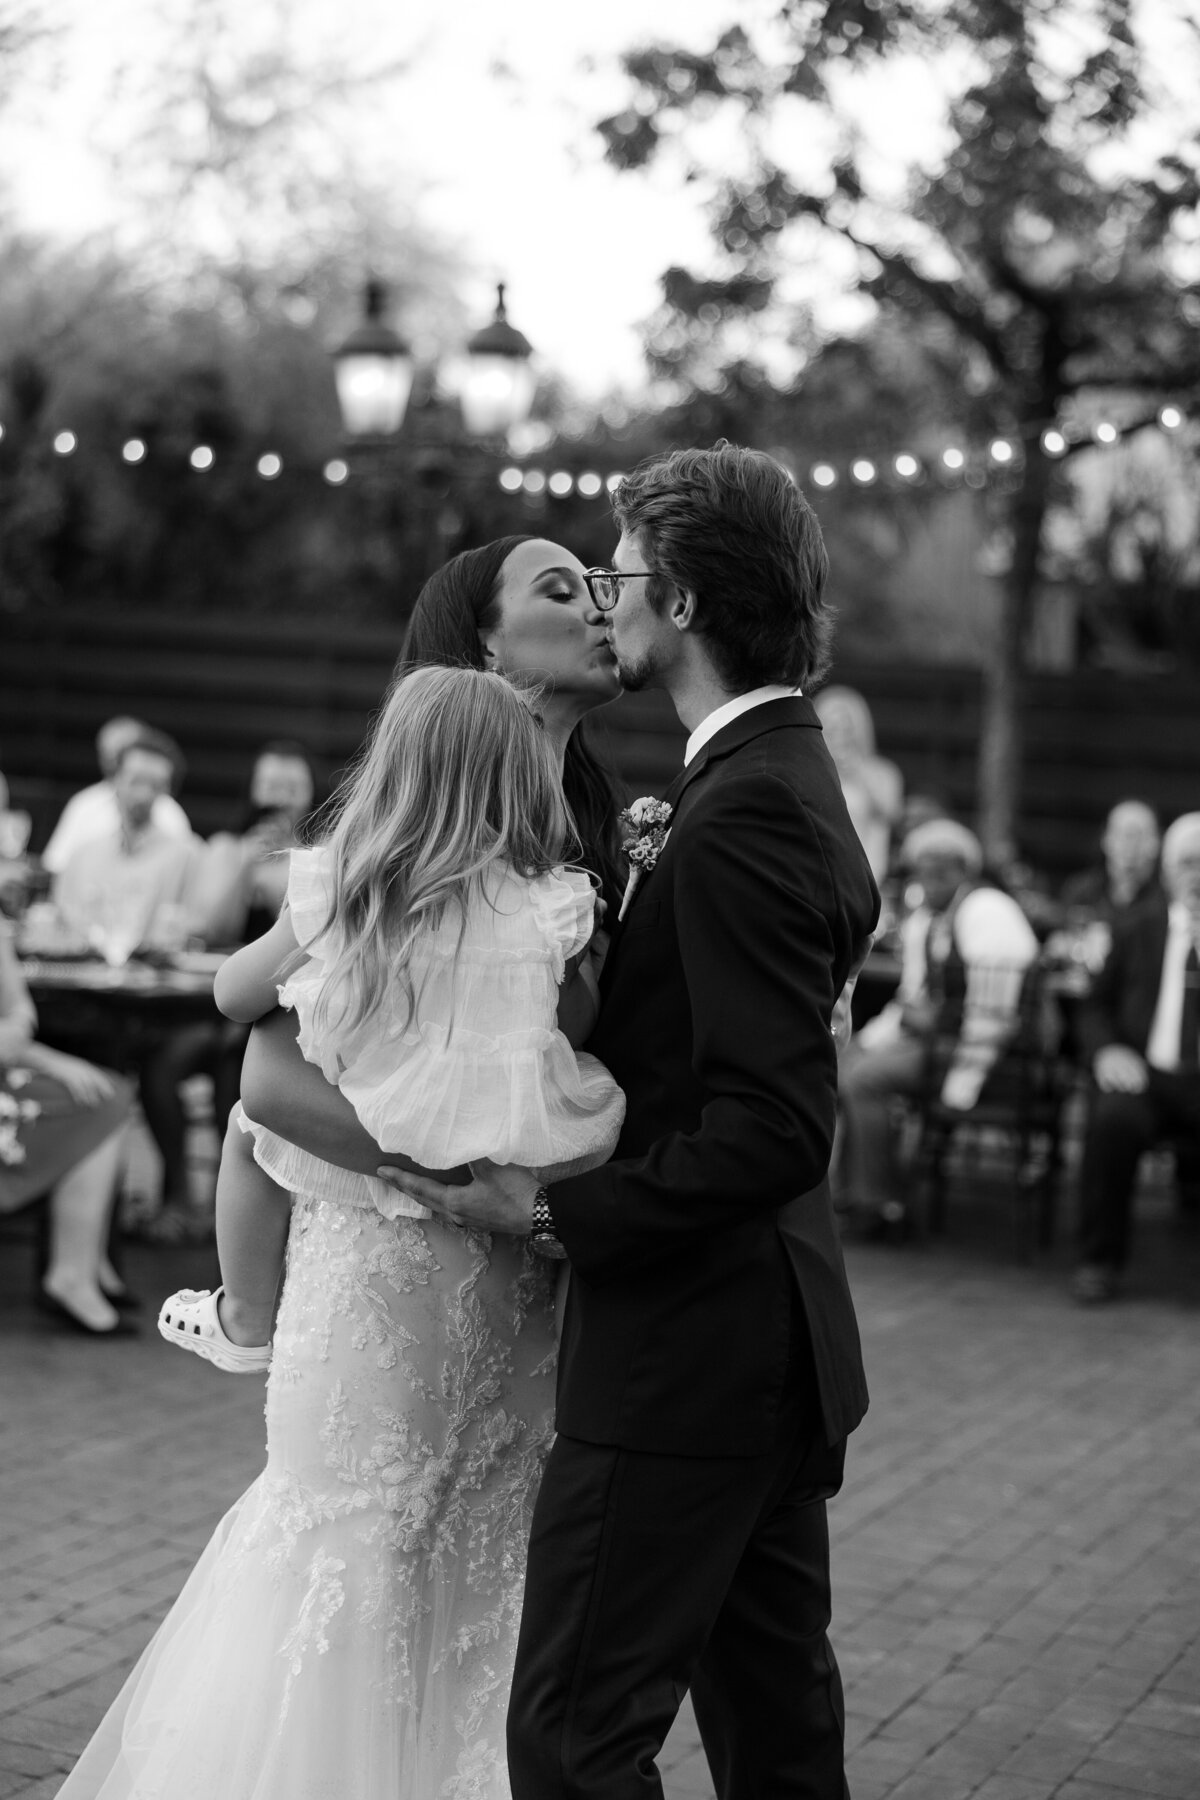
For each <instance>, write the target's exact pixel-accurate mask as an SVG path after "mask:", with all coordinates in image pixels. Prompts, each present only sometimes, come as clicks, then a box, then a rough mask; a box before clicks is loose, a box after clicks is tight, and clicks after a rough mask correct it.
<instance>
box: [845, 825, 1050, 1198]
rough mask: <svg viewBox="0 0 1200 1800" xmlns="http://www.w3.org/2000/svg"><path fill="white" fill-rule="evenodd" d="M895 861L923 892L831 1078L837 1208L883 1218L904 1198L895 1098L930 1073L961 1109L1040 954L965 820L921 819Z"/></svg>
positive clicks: (1005, 1036) (1012, 1023) (970, 1102)
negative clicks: (838, 1138) (837, 1149)
mask: <svg viewBox="0 0 1200 1800" xmlns="http://www.w3.org/2000/svg"><path fill="white" fill-rule="evenodd" d="M901 859H902V861H903V863H904V865H905V867H906V868H907V869H908V870H909V871H910V872H911V874H912V876H913V878H914V880H915V881H916V882H917V883H918V884H919V886H920V888H921V892H922V900H921V904H920V905H919V906H918V907H917V908H916V909H915V910H914V911H913V912H912V913H910V914H909V916H908V918H907V919H906V920H905V921H904V924H903V926H902V928H901V977H900V986H899V989H898V991H897V994H896V997H895V999H894V1000H892V1001H891V1002H890V1004H889V1005H888V1006H886V1007H885V1008H884V1010H883V1011H882V1012H881V1013H880V1014H879V1015H878V1016H877V1017H876V1018H874V1019H871V1020H870V1021H868V1023H867V1024H866V1025H864V1026H863V1028H862V1030H861V1031H860V1032H859V1033H858V1035H857V1036H856V1037H855V1039H854V1040H853V1042H852V1043H851V1045H850V1049H849V1051H848V1052H847V1055H846V1058H845V1060H844V1062H843V1065H842V1068H841V1071H840V1076H839V1097H840V1100H841V1104H842V1115H843V1126H844V1130H843V1134H842V1144H841V1156H840V1176H839V1185H840V1187H841V1189H842V1192H841V1194H840V1196H839V1205H840V1206H841V1207H842V1208H843V1209H844V1210H849V1209H851V1208H853V1209H854V1210H855V1211H861V1212H862V1213H863V1214H864V1215H865V1216H866V1217H868V1218H869V1217H872V1216H874V1217H877V1218H882V1219H884V1220H887V1221H891V1222H896V1221H898V1220H900V1219H902V1218H903V1216H904V1207H905V1202H904V1194H903V1183H902V1181H901V1179H900V1176H899V1172H898V1170H897V1168H896V1166H895V1159H894V1146H893V1143H892V1121H891V1102H892V1099H893V1097H894V1096H895V1095H898V1094H900V1095H919V1094H921V1093H923V1092H925V1091H927V1090H929V1089H930V1085H931V1082H934V1081H936V1082H937V1084H938V1085H937V1090H936V1091H938V1093H939V1097H940V1099H941V1100H942V1102H943V1104H944V1105H946V1106H948V1107H952V1108H953V1109H954V1110H955V1111H959V1112H963V1113H967V1112H969V1111H970V1110H971V1108H972V1107H973V1106H974V1105H975V1103H976V1101H977V1100H978V1099H979V1096H980V1093H981V1092H982V1090H983V1087H984V1084H985V1083H986V1081H987V1078H988V1075H989V1074H990V1073H991V1070H992V1068H993V1066H994V1065H995V1063H996V1061H997V1060H998V1058H999V1057H1000V1056H1001V1055H1002V1054H1003V1051H1004V1049H1005V1047H1006V1046H1007V1044H1008V1043H1009V1042H1010V1041H1011V1039H1012V1036H1013V1034H1014V1032H1015V1030H1016V1028H1017V1024H1018V1018H1019V1006H1020V999H1021V988H1022V983H1023V981H1024V978H1025V973H1026V971H1027V969H1028V968H1029V967H1030V966H1031V964H1032V963H1034V962H1035V961H1036V959H1037V954H1038V945H1037V938H1036V937H1035V936H1034V933H1033V930H1032V927H1031V926H1030V924H1029V922H1028V920H1027V919H1026V917H1025V915H1024V913H1023V912H1022V911H1021V909H1020V907H1019V906H1018V905H1017V903H1016V901H1015V900H1013V899H1012V898H1011V897H1010V896H1009V895H1008V894H1005V893H1003V892H1002V891H1001V890H1000V889H999V888H997V887H994V886H991V885H990V884H989V883H987V882H986V881H984V880H982V879H981V872H982V869H983V850H982V847H981V846H980V843H979V839H978V838H977V837H976V836H975V835H974V833H973V832H970V831H968V830H967V828H966V827H965V826H964V825H960V824H958V823H957V821H955V820H954V819H931V820H929V821H928V822H927V823H926V824H924V825H919V826H918V827H917V828H916V830H915V831H912V832H910V833H909V835H908V837H907V838H906V839H905V841H904V847H903V851H902V858H901Z"/></svg>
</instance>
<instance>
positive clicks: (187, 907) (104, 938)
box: [52, 729, 201, 963]
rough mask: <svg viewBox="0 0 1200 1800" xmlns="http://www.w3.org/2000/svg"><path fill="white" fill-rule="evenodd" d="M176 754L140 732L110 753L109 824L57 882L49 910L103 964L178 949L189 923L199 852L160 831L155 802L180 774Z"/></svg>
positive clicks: (195, 843) (162, 736)
mask: <svg viewBox="0 0 1200 1800" xmlns="http://www.w3.org/2000/svg"><path fill="white" fill-rule="evenodd" d="M182 764H183V758H182V756H181V755H180V752H179V747H178V745H177V744H176V743H175V742H174V740H173V739H172V738H169V737H167V735H166V733H165V732H161V731H150V730H149V729H146V730H144V731H142V732H141V733H140V734H139V735H138V736H137V737H135V738H127V739H126V740H125V742H124V743H123V744H122V746H121V748H120V750H119V751H118V752H117V758H116V766H115V768H114V770H113V777H112V792H113V799H114V802H115V805H116V821H115V823H114V824H113V825H111V826H110V827H109V829H108V830H107V831H105V832H103V833H101V834H100V835H99V836H96V837H93V838H91V839H89V840H88V841H87V842H86V843H81V844H80V845H78V847H77V848H76V849H75V850H73V851H72V852H71V854H70V856H69V857H68V858H67V860H66V862H65V863H64V865H63V867H62V869H61V871H60V872H59V874H58V875H57V877H56V879H55V882H54V887H53V890H52V893H53V899H54V904H55V906H56V907H57V908H58V910H59V912H60V913H61V914H62V916H63V918H64V919H65V920H66V921H67V923H68V924H69V925H71V926H73V927H74V928H75V930H76V931H78V932H79V933H80V934H81V936H83V937H85V938H86V939H87V940H88V941H89V942H90V943H93V944H95V945H96V947H97V948H98V949H99V950H101V952H102V953H103V954H105V955H106V956H107V957H108V958H109V960H110V961H112V962H115V963H120V962H124V961H126V960H127V959H128V958H129V956H131V955H132V954H133V952H134V951H136V950H139V949H150V948H155V947H158V946H160V945H161V946H163V947H166V948H173V947H178V946H177V945H176V944H175V943H174V941H173V940H174V939H175V938H177V936H178V935H179V933H180V924H181V919H182V920H183V922H184V923H183V933H182V935H183V936H185V937H186V936H187V935H189V933H190V930H191V929H192V928H193V925H198V923H199V922H198V921H197V920H195V919H194V917H193V910H194V906H195V886H196V880H197V874H198V869H199V859H200V853H201V845H200V843H199V840H198V839H196V838H194V837H192V836H191V834H190V832H189V834H188V836H187V837H186V838H180V837H177V836H174V835H172V833H171V832H168V831H163V830H162V829H160V827H159V826H158V825H157V824H156V823H155V821H154V809H155V803H156V801H158V800H159V799H161V798H162V797H163V796H164V795H166V794H168V793H169V792H170V789H171V784H172V782H173V780H174V778H175V775H176V772H177V771H178V770H179V769H180V768H181V767H182Z"/></svg>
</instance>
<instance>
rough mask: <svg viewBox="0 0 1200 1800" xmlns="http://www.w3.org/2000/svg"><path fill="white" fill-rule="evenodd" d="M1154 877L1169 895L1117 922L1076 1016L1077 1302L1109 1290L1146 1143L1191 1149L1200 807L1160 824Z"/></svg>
mask: <svg viewBox="0 0 1200 1800" xmlns="http://www.w3.org/2000/svg"><path fill="white" fill-rule="evenodd" d="M1162 875H1163V886H1164V887H1165V889H1166V893H1167V902H1168V903H1167V904H1166V905H1164V906H1160V907H1157V908H1154V909H1151V910H1145V911H1140V912H1138V913H1137V914H1136V915H1135V916H1133V917H1131V918H1130V919H1129V920H1127V921H1126V922H1125V923H1124V924H1123V925H1119V926H1118V927H1117V928H1116V929H1115V930H1114V933H1113V942H1112V949H1111V951H1110V953H1109V957H1108V960H1107V962H1106V963H1105V965H1104V968H1103V969H1102V970H1101V972H1100V974H1099V975H1098V976H1097V978H1096V982H1095V986H1094V988H1093V990H1092V993H1091V995H1090V996H1089V999H1088V1002H1087V1004H1086V1006H1085V1007H1084V1008H1083V1010H1082V1012H1081V1015H1080V1021H1079V1037H1080V1042H1081V1044H1082V1046H1083V1049H1084V1051H1085V1054H1086V1057H1087V1061H1088V1064H1089V1066H1090V1069H1091V1073H1092V1076H1093V1079H1094V1082H1095V1087H1094V1091H1093V1094H1092V1100H1091V1106H1090V1109H1089V1114H1088V1123H1087V1130H1086V1133H1085V1137H1084V1147H1083V1163H1082V1168H1081V1172H1080V1242H1079V1258H1080V1260H1079V1265H1078V1267H1077V1268H1076V1270H1075V1273H1074V1276H1073V1279H1072V1291H1073V1293H1074V1295H1075V1298H1076V1299H1077V1300H1079V1301H1080V1302H1081V1303H1082V1304H1084V1305H1090V1304H1094V1303H1095V1302H1097V1301H1103V1300H1110V1299H1112V1297H1113V1296H1114V1294H1115V1293H1116V1292H1117V1288H1118V1283H1119V1278H1120V1275H1121V1272H1122V1270H1123V1269H1124V1268H1125V1266H1126V1263H1127V1262H1128V1258H1129V1246H1130V1235H1131V1225H1132V1216H1133V1191H1134V1183H1135V1180H1136V1176H1137V1167H1138V1163H1139V1161H1140V1159H1141V1157H1142V1154H1143V1152H1144V1151H1146V1150H1149V1149H1150V1148H1151V1147H1152V1146H1153V1145H1154V1144H1156V1143H1159V1142H1161V1141H1162V1140H1163V1139H1164V1138H1168V1137H1169V1138H1173V1139H1175V1140H1176V1142H1177V1144H1179V1145H1181V1146H1182V1147H1183V1148H1184V1149H1185V1150H1186V1149H1187V1148H1188V1147H1189V1146H1190V1147H1191V1148H1192V1150H1193V1151H1194V1152H1195V1153H1197V1154H1200V951H1198V946H1200V813H1195V812H1194V813H1185V814H1184V815H1183V817H1182V818H1179V819H1176V821H1175V823H1174V824H1173V825H1172V826H1171V827H1170V828H1169V830H1168V831H1167V833H1166V835H1165V837H1164V838H1163V848H1162Z"/></svg>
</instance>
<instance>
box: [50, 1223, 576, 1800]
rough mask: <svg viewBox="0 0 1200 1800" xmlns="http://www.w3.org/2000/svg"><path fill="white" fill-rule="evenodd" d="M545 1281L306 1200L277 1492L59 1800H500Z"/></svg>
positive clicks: (276, 1364) (546, 1435)
mask: <svg viewBox="0 0 1200 1800" xmlns="http://www.w3.org/2000/svg"><path fill="white" fill-rule="evenodd" d="M553 1280H554V1275H553V1267H552V1265H548V1264H547V1263H546V1262H545V1260H544V1259H539V1258H538V1257H537V1256H535V1255H533V1254H531V1253H530V1251H529V1248H528V1244H527V1241H526V1240H522V1239H512V1238H503V1237H499V1236H497V1237H494V1238H489V1237H488V1236H487V1235H486V1234H483V1233H474V1232H463V1231H459V1230H457V1229H455V1228H454V1227H451V1226H448V1225H443V1224H442V1223H440V1222H439V1221H437V1220H428V1221H419V1220H416V1219H412V1218H406V1217H398V1218H395V1219H392V1220H388V1219H386V1218H384V1217H383V1216H382V1215H381V1214H380V1213H379V1212H378V1210H377V1209H375V1208H373V1207H371V1206H369V1205H353V1204H350V1203H347V1202H346V1201H345V1200H338V1199H333V1198H321V1197H316V1196H310V1197H301V1198H298V1199H297V1200H296V1201H295V1203H294V1211H293V1221H292V1229H291V1240H290V1245H289V1251H288V1273H287V1281H286V1286H285V1290H284V1296H283V1301H282V1304H281V1308H280V1314H279V1320H278V1325H277V1329H276V1333H275V1354H274V1361H273V1363H272V1366H271V1372H270V1376H269V1378H268V1383H267V1427H268V1461H267V1466H266V1469H265V1470H264V1472H263V1474H262V1475H261V1476H260V1477H259V1478H258V1480H257V1481H256V1482H255V1483H254V1484H253V1486H252V1487H251V1488H250V1489H249V1490H248V1492H247V1493H245V1494H244V1495H243V1496H242V1498H241V1499H240V1500H239V1501H238V1502H237V1504H236V1505H235V1506H234V1507H233V1508H232V1510H231V1511H230V1512H229V1513H227V1514H226V1516H225V1518H224V1519H223V1520H222V1522H221V1524H220V1525H219V1526H218V1528H217V1531H216V1533H215V1535H214V1537H213V1538H212V1541H211V1542H210V1544H209V1545H208V1548H207V1549H206V1550H205V1552H204V1554H203V1555H202V1557H201V1559H200V1561H199V1563H198V1564H197V1566H196V1568H195V1570H194V1571H193V1573H192V1575H191V1577H190V1578H189V1580H188V1583H187V1585H186V1587H185V1588H184V1590H183V1592H182V1594H181V1595H180V1597H179V1599H178V1600H177V1601H176V1603H175V1605H174V1607H173V1608H172V1609H171V1612H170V1613H169V1614H168V1616H167V1618H166V1620H165V1621H164V1623H163V1625H162V1626H161V1627H160V1629H159V1631H158V1633H157V1634H156V1636H155V1637H154V1639H153V1640H152V1642H151V1643H150V1645H149V1647H148V1648H147V1650H146V1651H145V1653H144V1655H143V1656H142V1658H141V1660H140V1662H139V1663H138V1664H137V1666H136V1667H135V1669H134V1671H133V1673H132V1674H131V1676H130V1677H129V1680H128V1681H127V1683H126V1684H125V1687H124V1688H123V1690H122V1692H121V1694H120V1695H119V1696H118V1698H117V1700H116V1701H115V1702H114V1704H113V1707H112V1709H111V1710H110V1712H109V1713H108V1714H107V1716H106V1718H105V1719H104V1721H103V1723H102V1724H101V1726H100V1728H99V1730H98V1732H97V1733H96V1736H95V1737H94V1738H93V1739H92V1741H91V1743H90V1744H89V1745H88V1747H87V1749H86V1750H85V1751H84V1754H83V1756H82V1758H81V1760H80V1762H79V1763H78V1764H77V1766H76V1768H75V1769H74V1771H73V1772H72V1774H71V1775H70V1776H69V1777H68V1779H67V1782H66V1785H65V1787H63V1788H62V1789H61V1790H60V1800H85V1796H86V1800H101V1797H102V1800H507V1797H508V1795H509V1787H508V1777H507V1772H506V1764H505V1747H504V1717H505V1710H506V1706H507V1700H508V1690H509V1685H510V1681H511V1676H512V1666H513V1656H514V1651H515V1648H516V1636H517V1625H518V1621H519V1618H520V1611H521V1597H522V1587H523V1581H524V1569H525V1551H526V1544H527V1540H528V1536H529V1524H530V1517H531V1513H532V1509H533V1501H534V1497H535V1495H536V1492H537V1486H538V1481H539V1478H540V1474H541V1468H542V1464H543V1461H544V1458H545V1456H546V1453H547V1451H548V1450H549V1447H550V1442H551V1437H552V1432H553V1407H554V1366H555V1338H554V1318H553Z"/></svg>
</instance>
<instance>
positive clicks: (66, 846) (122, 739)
mask: <svg viewBox="0 0 1200 1800" xmlns="http://www.w3.org/2000/svg"><path fill="white" fill-rule="evenodd" d="M149 729H150V728H149V726H147V725H144V724H143V723H142V721H141V719H132V718H129V717H127V716H125V715H124V714H122V715H121V716H120V717H118V718H115V719H109V720H108V721H107V722H106V723H105V724H103V725H102V726H101V727H100V729H99V731H98V732H97V733H96V759H97V761H98V762H99V764H100V774H101V779H100V780H99V781H97V782H94V783H93V785H92V786H91V787H86V788H81V789H80V791H79V793H77V794H72V796H71V798H70V799H69V800H68V801H67V804H66V805H65V806H64V807H63V810H62V813H61V814H60V816H59V820H58V824H57V825H56V826H55V827H54V830H53V831H52V832H51V834H50V840H49V842H48V843H47V845H46V848H45V849H44V850H43V851H42V865H43V867H44V868H47V869H49V870H50V873H51V874H52V875H59V874H61V873H62V871H63V870H64V869H65V868H66V866H67V863H68V862H69V861H70V859H71V857H72V856H73V855H74V853H75V851H76V850H78V849H79V847H80V845H81V844H89V843H91V841H92V840H93V838H98V837H105V836H107V835H108V834H109V833H110V832H112V831H114V830H115V829H116V826H117V821H118V810H119V809H118V805H117V795H116V788H115V786H114V777H115V775H116V772H117V764H118V762H119V761H120V757H121V751H122V749H123V748H124V746H125V745H126V744H131V743H133V742H134V741H135V740H136V739H138V738H140V737H143V736H144V735H145V733H146V732H147V731H148V730H149ZM173 775H174V776H177V777H178V776H181V775H182V762H181V760H180V759H176V761H175V763H174V767H173ZM153 818H154V825H155V828H156V830H158V831H160V832H162V833H163V834H164V836H166V837H173V838H179V839H181V840H183V841H186V840H187V839H188V838H190V837H191V835H192V828H191V825H190V824H189V823H188V816H187V814H186V813H185V812H184V810H183V808H182V806H180V804H179V802H178V801H177V800H175V799H173V798H172V796H171V793H170V792H169V791H167V792H165V793H162V794H159V795H158V796H157V797H156V798H155V801H154V808H153Z"/></svg>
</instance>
